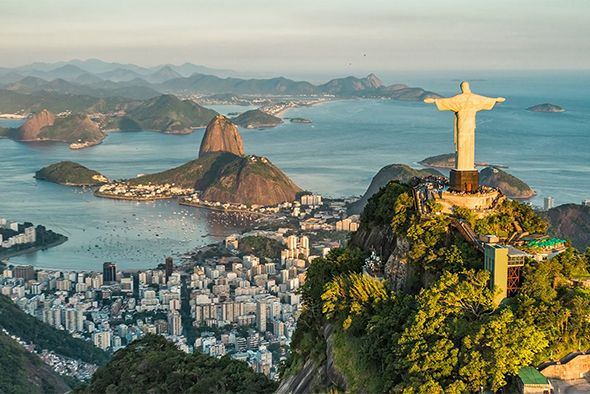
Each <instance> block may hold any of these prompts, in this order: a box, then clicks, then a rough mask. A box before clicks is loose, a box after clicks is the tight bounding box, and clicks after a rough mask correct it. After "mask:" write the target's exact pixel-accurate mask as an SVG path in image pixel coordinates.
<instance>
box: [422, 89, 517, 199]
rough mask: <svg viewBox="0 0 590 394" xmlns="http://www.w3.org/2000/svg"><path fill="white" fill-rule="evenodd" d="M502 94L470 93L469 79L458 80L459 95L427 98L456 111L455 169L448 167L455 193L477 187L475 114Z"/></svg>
mask: <svg viewBox="0 0 590 394" xmlns="http://www.w3.org/2000/svg"><path fill="white" fill-rule="evenodd" d="M505 100H506V99H505V98H503V97H496V98H490V97H485V96H480V95H477V94H473V93H472V92H471V89H470V87H469V82H467V81H463V82H461V94H458V95H456V96H454V97H449V98H426V99H424V102H425V103H428V104H431V103H434V104H436V107H437V108H438V110H439V111H452V112H454V113H455V155H456V160H455V168H454V169H452V170H451V176H450V187H451V189H452V190H454V191H458V192H472V191H474V190H477V187H478V172H477V170H476V169H475V115H476V113H477V112H478V111H482V110H486V111H489V110H491V109H492V108H494V105H495V104H496V103H502V102H504V101H505Z"/></svg>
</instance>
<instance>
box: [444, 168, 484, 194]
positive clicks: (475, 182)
mask: <svg viewBox="0 0 590 394" xmlns="http://www.w3.org/2000/svg"><path fill="white" fill-rule="evenodd" d="M478 187H479V173H478V172H477V170H451V176H450V179H449V189H451V190H452V191H455V192H466V193H471V192H475V191H477V188H478Z"/></svg>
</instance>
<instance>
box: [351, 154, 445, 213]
mask: <svg viewBox="0 0 590 394" xmlns="http://www.w3.org/2000/svg"><path fill="white" fill-rule="evenodd" d="M428 175H435V176H442V174H441V173H440V172H438V171H436V170H434V169H430V168H427V169H424V170H418V169H415V168H412V167H410V166H407V165H405V164H390V165H388V166H385V167H383V168H382V169H380V170H379V172H378V173H377V175H375V176H374V177H373V179H372V180H371V184H370V185H369V188H368V189H367V191H366V192H365V194H363V196H362V197H361V198H360V200H358V201H356V202H354V203H352V204H350V206H349V207H348V211H349V213H351V214H359V213H361V212H362V211H363V209H364V208H365V205H367V201H369V198H371V196H373V195H374V194H375V193H377V192H378V191H379V189H381V188H382V187H383V186H385V185H387V184H388V183H389V181H393V180H396V181H400V182H404V183H406V182H409V181H410V180H411V179H412V178H413V177H425V176H428Z"/></svg>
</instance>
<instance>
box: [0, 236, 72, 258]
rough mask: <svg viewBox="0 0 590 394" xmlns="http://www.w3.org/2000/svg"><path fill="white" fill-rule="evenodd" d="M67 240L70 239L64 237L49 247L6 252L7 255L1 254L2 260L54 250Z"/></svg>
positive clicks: (48, 245)
mask: <svg viewBox="0 0 590 394" xmlns="http://www.w3.org/2000/svg"><path fill="white" fill-rule="evenodd" d="M67 240H68V237H66V236H65V235H62V238H60V239H59V240H57V241H55V242H52V243H49V244H47V245H43V246H33V247H31V248H28V249H22V250H18V251H15V252H5V253H4V252H3V253H0V260H4V259H9V258H11V257H16V256H22V255H24V254H30V253H35V252H38V251H39V250H45V249H49V248H54V247H56V246H59V245H61V244H63V243H65V242H66V241H67Z"/></svg>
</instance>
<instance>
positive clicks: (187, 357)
mask: <svg viewBox="0 0 590 394" xmlns="http://www.w3.org/2000/svg"><path fill="white" fill-rule="evenodd" d="M275 389H276V385H275V383H274V382H272V381H270V380H268V378H266V376H264V375H262V374H259V373H256V372H254V371H253V370H252V369H251V368H250V367H249V366H248V365H247V364H246V363H244V362H242V361H236V360H232V359H231V358H230V357H229V356H225V357H222V358H221V359H217V358H215V357H211V356H208V355H205V354H202V353H198V352H197V353H193V354H187V353H184V352H183V351H181V350H179V349H178V348H177V347H176V346H175V345H174V344H173V343H171V342H168V341H167V340H166V339H164V338H163V337H161V336H156V335H147V336H145V337H144V338H142V339H140V340H137V341H135V342H133V343H131V344H130V345H129V346H127V347H126V348H124V349H122V350H119V351H118V352H116V353H115V354H114V355H113V358H112V360H111V361H110V362H109V363H108V364H107V365H105V366H103V367H101V368H99V369H98V371H96V373H95V374H94V375H93V376H92V381H91V382H90V385H88V386H86V387H83V388H80V389H78V390H77V392H79V393H107V394H111V393H138V394H139V393H189V392H190V393H245V392H249V393H272V392H274V390H275Z"/></svg>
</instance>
